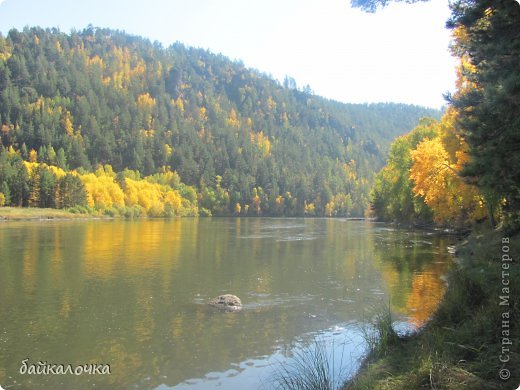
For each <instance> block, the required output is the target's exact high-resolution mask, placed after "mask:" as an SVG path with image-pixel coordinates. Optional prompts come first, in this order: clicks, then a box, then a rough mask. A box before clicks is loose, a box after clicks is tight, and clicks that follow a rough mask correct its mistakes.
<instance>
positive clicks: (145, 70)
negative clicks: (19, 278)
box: [0, 27, 439, 216]
mask: <svg viewBox="0 0 520 390" xmlns="http://www.w3.org/2000/svg"><path fill="white" fill-rule="evenodd" d="M0 91H1V93H0V144H1V145H3V146H4V147H5V148H7V149H10V148H11V149H12V152H13V153H19V154H20V157H21V159H22V160H24V161H28V162H31V163H46V164H47V165H48V166H49V167H50V166H52V167H57V168H61V169H62V170H64V171H67V170H69V169H72V170H78V172H79V171H80V168H81V169H84V172H81V174H79V176H80V178H81V180H82V183H83V185H84V186H85V187H88V190H87V195H86V201H87V204H89V205H91V206H92V207H99V208H104V207H107V208H112V207H116V208H121V207H131V208H132V207H133V206H134V205H140V207H144V209H146V210H148V211H147V213H148V212H151V210H152V208H153V206H149V205H146V206H143V204H144V203H143V201H141V202H139V201H137V202H134V201H131V202H130V203H131V205H128V204H127V203H126V200H125V199H126V198H125V196H124V195H122V194H121V193H120V192H119V191H118V190H117V188H116V187H117V185H116V184H114V182H115V181H117V178H113V177H112V178H111V177H109V175H107V174H106V173H104V174H95V173H93V170H95V169H97V167H98V166H106V165H110V166H111V167H113V171H114V172H120V173H121V172H127V173H128V171H130V170H131V171H134V172H138V175H139V176H142V177H145V176H146V177H149V178H150V177H154V176H155V175H156V174H162V173H163V172H165V171H168V170H169V171H171V172H176V175H178V178H179V179H178V183H176V184H175V186H176V187H175V186H173V187H172V189H173V190H177V191H179V194H180V196H181V197H183V198H186V199H189V204H187V205H184V206H182V207H181V208H184V209H185V211H186V212H188V213H190V214H191V213H193V212H194V210H195V208H194V207H192V206H193V204H195V203H194V202H196V201H197V198H199V201H200V202H201V203H202V206H201V210H202V209H205V210H207V212H208V213H212V214H218V215H222V214H229V215H237V214H240V215H287V216H291V215H322V216H323V215H326V214H329V215H352V216H362V215H363V213H364V211H365V209H366V208H367V206H368V193H369V189H370V187H371V185H372V181H373V176H374V171H375V170H378V169H379V168H380V167H381V166H382V165H383V162H384V159H385V155H386V152H387V150H388V147H389V144H390V141H391V140H392V139H393V138H394V137H395V136H398V135H401V134H403V133H405V132H406V131H408V130H409V129H410V128H412V127H413V125H414V124H415V123H417V121H418V119H419V118H421V117H423V116H426V115H429V116H438V115H439V112H438V111H436V110H430V109H425V108H421V107H416V106H407V105H402V104H364V105H354V104H342V103H338V102H334V101H329V100H326V99H323V98H320V97H318V96H315V95H312V94H311V93H310V89H309V88H306V89H305V90H303V91H302V90H299V89H298V88H297V87H296V85H295V83H294V82H291V83H289V82H288V83H286V86H285V87H284V86H282V85H280V83H278V82H277V81H274V80H273V79H271V78H269V77H267V76H265V75H263V74H261V73H259V72H258V71H254V70H250V69H247V68H245V67H244V66H243V64H241V63H238V62H232V61H230V60H229V59H227V58H225V57H223V56H221V55H213V54H210V53H208V52H207V51H204V50H200V49H193V48H186V47H184V46H183V45H181V44H178V43H176V44H174V45H172V46H170V47H168V48H163V47H161V46H160V45H159V44H157V43H153V44H152V43H150V42H149V41H147V40H145V39H142V38H139V37H134V36H130V35H127V34H124V33H122V32H116V31H111V30H106V29H99V28H93V27H89V28H87V29H85V30H83V31H74V32H72V33H70V34H64V33H61V32H60V31H58V30H56V29H52V30H49V29H47V30H44V29H41V28H37V27H35V28H25V29H24V30H23V31H17V30H14V29H13V30H11V31H10V32H9V33H8V35H7V36H6V37H3V36H0ZM11 168H12V169H14V170H16V171H17V172H19V175H21V176H23V175H25V174H26V173H25V172H23V167H22V166H21V165H17V166H13V165H12V166H11ZM11 168H10V169H11ZM71 173H72V172H71ZM124 175H126V174H124ZM43 176H44V177H46V179H45V180H46V181H45V182H44V191H47V189H48V186H49V185H50V184H52V183H49V182H48V180H47V179H50V178H51V176H49V175H48V172H47V171H45V173H43ZM217 177H219V178H220V179H219V180H218V183H217V179H216V178H217ZM181 178H182V180H181ZM33 179H34V180H33V183H34V184H36V182H37V181H38V180H36V177H34V178H33ZM129 179H131V180H135V178H134V177H129ZM151 180H152V181H151ZM153 180H157V179H147V181H148V182H150V183H151V182H153ZM14 181H16V180H14V179H13V183H11V184H13V185H10V188H11V189H12V191H11V193H10V194H9V198H10V200H9V204H16V205H20V206H22V205H23V206H28V205H30V206H37V204H36V203H35V202H34V199H35V197H34V195H35V191H36V190H37V188H36V187H34V186H33V187H32V188H22V187H20V186H18V187H17V186H16V185H14V184H15V183H14ZM24 182H25V181H24V180H23V179H22V178H20V180H18V181H17V183H18V184H20V183H24ZM0 183H1V181H0ZM119 184H121V183H119ZM162 184H164V183H162ZM105 185H106V188H103V186H105ZM140 185H143V186H145V183H141V184H140ZM169 185H170V186H171V183H170V184H169ZM45 186H47V187H45ZM183 186H184V187H183ZM143 188H144V187H143ZM153 188H155V187H153ZM121 190H122V191H123V192H124V189H123V188H121ZM31 191H32V195H31V194H30V192H31ZM146 191H150V195H151V196H155V198H154V200H153V203H157V202H159V200H160V199H162V200H161V202H164V196H165V195H164V194H163V195H161V196H159V195H158V193H159V192H161V193H162V191H163V190H159V189H157V188H155V189H154V190H152V187H149V188H148V187H147V189H146ZM183 191H188V192H189V193H184V192H183ZM192 191H196V192H197V193H198V194H195V196H194V197H193V193H192ZM226 194H227V195H226ZM4 195H5V193H4ZM6 197H7V195H6ZM31 197H32V198H31ZM48 200H49V199H46V200H44V203H46V204H47V203H48ZM96 202H97V203H98V206H96ZM331 202H332V203H331ZM80 203H81V202H80ZM171 204H172V205H173V203H171ZM237 204H239V205H240V212H238V213H237V210H238V207H237V206H236V205H237ZM157 205H158V203H157ZM311 205H312V206H313V207H312V206H311ZM327 205H328V206H327ZM148 206H149V207H148ZM56 207H61V206H59V205H56ZM172 207H174V206H172ZM174 208H175V207H174ZM154 210H155V211H154V212H153V213H154V214H155V213H159V214H161V212H160V210H161V207H155V208H154ZM187 210H190V211H187ZM164 212H166V209H165V211H164Z"/></svg>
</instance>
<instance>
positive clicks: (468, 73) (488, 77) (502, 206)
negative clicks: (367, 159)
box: [363, 0, 520, 232]
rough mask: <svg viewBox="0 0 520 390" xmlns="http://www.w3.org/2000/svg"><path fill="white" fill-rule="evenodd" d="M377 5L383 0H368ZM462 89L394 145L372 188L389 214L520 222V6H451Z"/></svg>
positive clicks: (466, 223) (449, 222) (443, 221)
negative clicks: (438, 113) (441, 111)
mask: <svg viewBox="0 0 520 390" xmlns="http://www.w3.org/2000/svg"><path fill="white" fill-rule="evenodd" d="M363 4H364V5H363V6H364V7H366V8H367V9H368V10H373V7H374V6H375V5H377V2H376V3H374V2H367V3H364V2H363ZM451 8H452V16H451V19H450V20H449V21H448V23H447V27H448V28H450V29H451V30H452V34H453V44H452V46H451V51H452V54H453V55H454V56H455V57H457V58H458V59H459V67H458V71H457V85H456V91H455V93H454V94H453V95H449V96H446V98H447V101H448V103H449V105H448V108H447V109H446V111H445V113H444V115H443V117H442V118H441V120H440V121H438V120H433V119H432V120H422V121H421V122H420V123H419V124H418V125H417V126H416V127H415V128H414V130H413V131H412V132H410V133H409V134H407V135H404V136H400V137H398V138H397V139H396V140H395V141H394V142H393V143H392V145H391V148H390V153H389V159H388V162H387V165H386V166H385V167H384V168H383V169H382V170H381V171H380V172H379V173H378V174H377V176H376V179H375V181H374V187H373V189H372V192H371V200H372V202H373V208H374V212H375V214H376V215H377V216H378V217H379V218H380V219H383V220H392V221H397V222H406V223H415V224H420V225H424V224H436V225H439V226H450V227H455V228H458V229H464V228H468V227H470V226H471V225H472V224H473V223H474V222H478V221H483V220H486V219H487V220H488V221H489V224H490V226H492V227H496V226H500V227H502V228H504V229H505V230H506V231H510V232H516V231H518V230H519V229H520V186H519V183H520V155H519V153H518V152H519V151H520V116H519V115H518V113H519V112H520V74H519V68H518V59H519V57H520V7H519V6H518V4H517V3H515V2H514V1H500V2H496V3H494V2H489V1H483V0H479V1H476V0H474V1H468V2H464V1H458V2H454V3H453V5H452V6H451Z"/></svg>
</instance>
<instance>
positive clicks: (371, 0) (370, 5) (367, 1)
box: [350, 0, 428, 12]
mask: <svg viewBox="0 0 520 390" xmlns="http://www.w3.org/2000/svg"><path fill="white" fill-rule="evenodd" d="M420 1H428V0H350V3H351V5H352V7H355V8H361V9H362V10H363V11H365V12H376V11H377V10H378V8H384V7H386V6H387V5H388V4H390V3H392V2H395V3H408V4H412V3H418V2H420Z"/></svg>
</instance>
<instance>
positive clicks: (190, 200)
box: [0, 147, 199, 217]
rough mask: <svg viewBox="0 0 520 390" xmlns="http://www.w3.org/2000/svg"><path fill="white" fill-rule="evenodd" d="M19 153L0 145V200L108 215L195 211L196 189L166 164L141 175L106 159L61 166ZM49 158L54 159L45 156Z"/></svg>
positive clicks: (192, 213) (191, 213)
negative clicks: (87, 165)
mask: <svg viewBox="0 0 520 390" xmlns="http://www.w3.org/2000/svg"><path fill="white" fill-rule="evenodd" d="M36 156H37V152H35V151H34V150H32V151H31V152H30V161H25V160H23V159H22V156H21V154H20V152H17V151H15V150H14V149H13V148H12V147H9V148H8V149H6V148H4V147H1V148H0V179H1V180H0V183H1V184H0V206H4V205H6V204H7V205H11V206H19V207H50V208H59V209H63V208H66V209H69V210H70V211H72V212H77V213H91V214H93V213H96V214H107V215H112V216H125V217H138V216H151V217H171V216H195V215H198V214H199V210H198V206H197V193H196V191H195V189H194V188H193V187H189V186H187V185H185V184H183V183H181V181H180V178H179V175H177V173H175V172H172V171H168V170H165V171H163V172H160V173H156V174H154V175H151V176H148V177H144V178H141V175H140V174H139V172H137V171H132V170H129V169H125V170H124V171H122V172H120V173H117V174H116V173H115V172H114V171H113V169H112V167H111V166H110V165H105V166H99V167H98V168H97V169H96V170H95V171H94V172H88V171H86V170H85V169H83V168H79V169H78V170H72V171H65V170H63V169H62V168H59V167H57V166H56V165H49V164H47V163H46V162H37V161H36ZM49 163H51V164H52V163H54V161H49Z"/></svg>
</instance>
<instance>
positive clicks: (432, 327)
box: [344, 226, 520, 390]
mask: <svg viewBox="0 0 520 390" xmlns="http://www.w3.org/2000/svg"><path fill="white" fill-rule="evenodd" d="M503 237H504V233H501V232H498V231H489V230H485V229H484V228H483V227H482V226H480V227H477V228H476V229H475V230H474V231H473V233H472V234H471V236H469V237H468V239H467V240H466V241H465V242H464V243H462V244H460V245H459V246H458V252H457V255H458V257H459V258H460V261H459V266H458V267H456V269H455V271H453V272H452V274H451V275H450V278H449V286H448V290H447V292H446V294H445V297H444V299H443V302H442V303H441V305H440V306H439V309H438V310H437V312H436V313H435V314H434V316H433V318H432V320H431V321H430V322H429V323H428V324H427V325H426V327H425V328H424V329H422V330H421V331H420V332H418V333H416V334H412V335H408V336H406V337H401V338H399V337H398V338H397V339H395V336H394V335H393V334H392V333H391V331H389V330H388V331H384V328H386V327H388V323H389V321H390V323H391V320H388V319H383V320H382V321H380V323H381V325H380V326H381V330H378V331H377V332H386V333H383V335H382V336H383V337H381V336H379V338H380V340H381V342H382V345H381V346H378V345H373V346H371V347H370V354H369V356H368V358H367V359H366V361H365V363H364V365H363V367H362V369H361V370H360V372H359V373H358V374H357V375H356V376H355V377H354V378H353V379H352V380H351V381H349V382H348V383H346V384H345V387H344V388H345V389H350V390H357V389H421V388H425V389H517V388H518V386H519V384H520V370H519V369H518V367H520V356H519V354H518V345H519V342H520V339H519V335H518V324H519V320H520V304H519V299H518V296H519V295H518V292H517V291H515V288H516V286H520V272H519V269H518V267H517V265H516V264H515V263H516V262H517V261H518V254H519V253H520V235H518V234H517V235H515V236H512V237H509V241H510V243H509V244H508V245H507V246H508V247H509V252H508V253H509V254H510V255H511V257H512V258H513V259H514V260H513V262H512V263H511V266H510V268H509V269H508V270H507V271H508V273H509V275H508V276H507V279H504V280H506V283H507V282H508V283H509V284H510V286H512V290H511V291H510V295H509V306H506V305H503V306H501V305H499V303H500V298H499V296H500V295H504V291H502V287H504V285H503V284H502V281H503V279H502V270H503V269H502V261H501V257H502V254H503V253H504V252H503V248H502V246H503V245H502V238H503ZM506 237H507V236H506ZM503 313H508V314H507V315H508V316H509V318H506V319H505V320H506V321H507V322H506V323H507V325H508V326H507V327H504V326H503V325H504V324H503V323H502V320H503V319H504V318H503V315H504V314H503ZM376 329H377V327H376ZM503 332H506V333H503ZM385 334H387V335H385ZM506 334H507V335H506ZM506 336H507V337H506ZM503 337H506V338H507V339H509V340H510V341H511V342H512V345H513V346H512V347H511V346H509V345H507V344H506V345H504V346H505V347H506V348H507V347H509V351H508V352H506V354H503V351H502V347H503V345H502V342H503ZM385 340H386V341H385ZM367 341H368V342H369V346H370V345H371V343H375V339H374V340H373V341H371V340H367ZM389 341H390V342H389ZM506 342H507V340H506ZM501 354H502V356H506V355H507V357H508V359H509V361H508V362H505V363H502V362H501V361H500V360H499V356H501ZM503 359H506V358H505V357H504V358H503ZM503 369H507V370H508V371H509V372H510V375H511V377H510V378H509V379H508V380H502V379H501V378H500V377H499V372H500V370H503Z"/></svg>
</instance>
